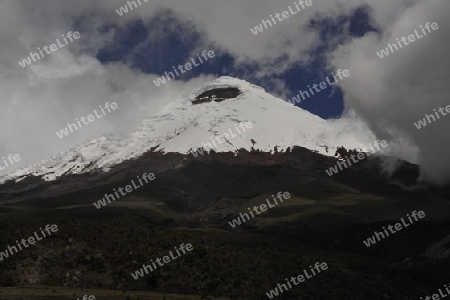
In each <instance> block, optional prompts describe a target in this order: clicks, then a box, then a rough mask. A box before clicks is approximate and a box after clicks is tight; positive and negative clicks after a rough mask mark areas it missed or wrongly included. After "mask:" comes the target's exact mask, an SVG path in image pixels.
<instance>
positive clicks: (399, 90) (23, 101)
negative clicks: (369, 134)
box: [0, 0, 450, 182]
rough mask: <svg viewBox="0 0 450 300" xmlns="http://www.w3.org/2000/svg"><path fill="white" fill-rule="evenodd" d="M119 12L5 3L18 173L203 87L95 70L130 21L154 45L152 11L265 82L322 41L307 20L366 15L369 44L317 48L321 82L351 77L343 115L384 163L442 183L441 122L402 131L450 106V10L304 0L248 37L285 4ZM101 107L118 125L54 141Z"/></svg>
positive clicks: (99, 5) (8, 127) (3, 31)
mask: <svg viewBox="0 0 450 300" xmlns="http://www.w3.org/2000/svg"><path fill="white" fill-rule="evenodd" d="M143 1H144V0H141V2H143ZM123 5H126V1H122V0H99V1H94V2H93V1H90V0H80V1H77V2H76V3H74V2H70V1H59V0H41V1H39V2H37V1H32V0H5V1H3V2H2V4H0V8H1V9H0V25H1V26H0V39H1V41H2V45H3V46H2V50H3V51H2V52H0V68H1V72H0V74H2V75H1V76H2V80H1V81H0V89H1V91H2V110H0V117H1V118H0V136H1V138H2V143H1V145H0V153H6V154H7V153H19V154H20V155H21V156H22V158H23V164H24V165H25V164H28V163H34V162H36V160H38V159H43V158H45V157H47V156H49V155H52V154H55V153H56V152H58V151H61V150H64V149H67V148H69V147H73V146H76V145H78V144H80V143H82V142H84V141H86V140H88V139H90V138H93V137H96V136H98V135H101V134H103V133H107V132H118V133H126V132H128V131H130V130H131V129H132V128H134V127H135V126H137V124H138V120H139V119H140V118H142V117H144V116H145V115H149V114H151V113H152V112H154V111H156V110H157V109H158V108H160V107H161V106H162V105H164V104H166V103H168V102H170V101H172V100H173V99H174V98H176V96H177V95H178V94H180V93H182V92H185V91H187V90H189V89H191V88H192V87H195V86H198V85H200V84H202V83H203V82H205V81H208V80H210V79H212V77H213V76H211V75H209V76H199V77H198V78H196V79H192V80H189V81H172V82H171V83H170V85H168V86H167V87H164V88H155V87H153V86H152V84H151V82H152V81H153V80H154V79H156V78H157V77H158V75H157V74H156V72H155V73H153V72H152V71H151V70H150V71H149V72H148V73H147V74H144V73H142V72H139V71H136V70H135V69H133V68H131V67H130V65H129V64H128V63H127V62H126V61H125V62H120V63H114V64H108V65H103V64H101V63H100V62H99V61H98V60H97V58H96V54H97V53H98V51H99V50H100V49H102V48H103V47H105V46H106V45H109V44H110V43H111V41H112V40H113V39H114V37H115V36H117V34H118V29H120V28H122V27H125V26H127V24H129V23H130V22H133V21H136V20H142V21H143V22H145V23H146V24H149V23H150V21H151V20H158V22H157V23H151V24H152V25H151V26H154V27H155V26H156V27H158V26H160V27H161V28H160V30H159V31H158V30H157V31H156V33H154V34H158V32H160V33H161V34H164V30H163V29H164V27H163V26H170V25H168V24H166V23H164V15H162V14H161V12H162V11H165V10H169V11H171V12H173V14H174V15H175V16H176V17H177V18H178V19H179V20H180V22H184V24H188V25H186V28H184V30H186V31H187V32H196V33H198V34H199V35H200V41H199V49H200V48H203V49H208V48H209V47H214V48H216V49H218V50H220V51H223V52H224V53H227V54H229V55H231V56H232V57H233V58H234V59H235V60H234V61H235V64H236V65H235V66H234V67H237V66H239V65H246V64H249V63H254V64H257V65H258V66H259V68H258V69H257V70H255V71H254V74H252V75H253V76H256V77H260V78H264V77H268V76H275V75H279V74H282V73H284V72H286V71H288V70H290V69H291V68H292V67H293V66H295V65H302V64H305V65H306V64H308V63H309V62H311V61H312V60H313V59H314V49H316V48H317V47H319V46H321V45H323V43H324V42H323V41H322V40H321V36H320V33H319V32H318V31H317V30H315V29H314V28H312V27H311V22H312V21H313V20H317V19H320V18H330V19H336V18H338V17H339V16H342V15H351V14H352V13H353V12H354V11H355V10H356V9H358V8H361V7H366V8H367V9H368V11H369V15H370V23H371V25H372V26H373V27H374V28H376V29H377V33H373V32H369V33H366V34H365V35H363V36H361V37H351V36H350V35H349V34H348V29H347V30H344V32H343V33H342V35H341V36H340V37H339V39H338V42H337V43H338V44H339V45H340V46H339V47H337V48H336V47H335V46H336V44H334V45H333V47H328V48H327V47H326V49H327V50H326V51H327V53H326V54H327V57H328V58H329V60H328V65H327V67H328V70H326V71H327V72H328V71H329V70H333V69H338V68H343V69H349V70H350V71H351V73H352V76H350V77H349V78H347V79H346V80H345V81H342V82H340V87H341V88H342V90H343V92H344V100H345V103H346V106H347V107H348V110H352V111H354V112H355V113H356V114H357V115H358V116H359V117H360V118H362V119H363V120H364V121H365V122H366V123H367V124H368V126H369V127H370V129H371V130H372V131H373V132H374V133H375V134H376V135H377V136H378V137H379V138H383V139H387V140H388V141H389V142H390V145H396V146H395V147H393V151H394V152H395V153H394V154H396V155H399V156H400V157H404V158H408V159H416V160H417V161H419V162H420V164H421V165H422V166H423V170H424V178H428V179H431V180H434V181H438V182H445V181H448V179H449V178H450V160H449V158H447V156H446V155H445V153H446V152H448V150H449V146H450V145H449V143H450V142H448V141H446V139H445V131H444V130H445V128H446V126H448V125H449V122H450V117H448V119H444V118H443V119H442V120H440V121H439V122H435V123H434V124H431V125H429V126H427V127H426V128H424V129H422V130H420V131H419V130H417V129H416V128H415V127H414V125H413V122H417V120H419V119H421V118H423V117H424V114H425V113H431V112H432V110H433V109H434V108H439V107H440V106H445V105H448V104H449V103H446V100H445V97H446V95H447V94H448V89H449V85H448V84H447V83H448V82H449V80H448V79H449V78H448V76H449V75H448V72H446V70H448V64H449V61H448V59H447V57H446V53H447V52H448V51H447V49H448V47H447V43H448V39H446V38H445V37H446V36H447V35H448V30H449V21H447V20H446V18H445V12H448V11H450V10H449V8H450V7H449V5H450V4H449V2H448V1H446V0H430V1H427V2H421V1H417V0H403V1H391V0H380V1H369V0H336V1H325V0H313V5H312V6H311V7H308V9H306V10H304V11H302V12H301V13H299V14H297V15H295V16H291V17H290V18H289V19H287V20H284V21H283V22H279V23H278V24H277V25H275V26H273V27H270V28H269V29H267V30H265V31H264V32H263V33H261V34H258V35H256V36H255V35H253V33H252V32H251V30H250V29H251V28H254V27H255V26H257V25H258V24H260V23H261V20H262V19H267V18H268V16H269V15H271V14H272V15H273V14H275V13H282V12H283V11H285V10H287V7H288V6H292V5H293V1H290V0H280V1H269V0H247V1H240V0H239V1H238V0H232V1H217V0H212V1H211V0H195V1H193V0H187V1H182V2H180V1H176V0H152V1H149V2H145V3H144V2H143V3H142V5H141V6H140V7H139V8H137V9H134V10H133V11H130V12H129V13H127V14H126V15H124V16H122V17H120V16H119V15H118V14H117V13H116V9H119V8H120V7H121V6H123ZM157 17H159V19H156V18H157ZM426 22H437V23H438V24H439V30H438V31H436V32H433V34H431V35H429V36H427V37H426V38H424V39H421V40H420V41H417V42H415V43H414V44H413V45H410V46H408V47H405V49H402V50H401V51H398V52H396V53H394V54H392V55H390V56H389V57H387V58H384V59H380V58H379V57H378V56H377V55H376V51H380V50H381V49H383V48H385V47H386V45H387V43H388V42H393V40H395V38H396V37H400V36H402V35H408V34H410V33H411V32H412V31H413V30H414V29H416V28H418V26H420V25H424V24H425V23H426ZM112 25H114V26H112ZM75 28H76V29H79V30H80V32H81V35H82V38H81V39H80V40H78V41H76V42H73V43H71V44H70V45H68V46H67V47H65V48H63V49H60V50H58V51H57V52H55V53H52V54H51V55H49V56H48V57H45V58H44V59H42V60H41V61H39V62H38V63H35V64H33V66H29V67H26V68H22V67H20V65H19V64H18V63H17V62H18V61H19V60H21V59H23V58H25V57H26V56H28V55H29V52H30V51H36V47H39V46H42V45H49V44H51V43H53V41H54V40H55V39H56V38H58V37H60V36H61V35H62V34H65V33H67V31H69V30H75ZM344 28H345V27H344ZM152 38H154V37H152ZM160 38H164V37H163V36H161V37H160ZM138 47H139V45H137V46H136V48H138ZM197 50H198V49H194V50H193V51H192V53H191V55H193V54H195V53H196V51H197ZM169 67H170V66H169ZM324 71H325V70H324ZM249 72H252V71H249ZM271 84H272V85H273V86H275V89H276V91H277V93H278V94H281V95H284V94H286V91H285V90H284V89H285V84H284V82H283V81H282V80H280V78H278V77H277V78H274V80H273V81H271ZM107 101H115V102H117V103H118V104H119V110H118V111H120V114H117V115H115V116H113V115H111V116H109V117H108V118H105V119H104V120H102V121H100V120H99V121H97V122H95V123H93V124H91V125H89V126H90V128H89V130H79V131H78V132H76V133H74V134H72V135H71V138H70V139H67V140H59V139H57V138H56V134H55V132H56V131H57V130H59V129H61V128H62V127H64V126H65V125H66V124H67V122H70V121H73V120H74V119H75V118H76V117H79V116H82V115H86V114H87V113H89V112H90V111H92V110H93V109H94V108H96V107H98V106H99V105H102V104H104V103H105V102H107ZM447 128H448V127H447Z"/></svg>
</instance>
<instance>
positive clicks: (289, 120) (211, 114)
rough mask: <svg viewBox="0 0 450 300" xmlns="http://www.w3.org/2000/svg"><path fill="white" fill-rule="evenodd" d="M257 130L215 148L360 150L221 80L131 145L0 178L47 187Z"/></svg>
mask: <svg viewBox="0 0 450 300" xmlns="http://www.w3.org/2000/svg"><path fill="white" fill-rule="evenodd" d="M248 122H250V123H251V124H252V127H251V129H247V130H246V131H245V132H239V134H236V135H235V136H233V137H230V138H229V139H226V141H225V142H224V143H220V144H219V143H216V144H215V145H216V147H215V148H214V151H216V152H235V151H237V150H238V149H241V148H243V149H246V150H249V151H251V150H252V149H253V150H259V151H262V152H270V153H273V152H274V151H278V152H282V151H286V150H287V149H288V148H290V147H293V146H300V147H304V148H307V149H310V150H312V151H316V152H318V153H321V154H323V155H327V156H333V155H334V154H335V151H336V149H337V147H339V146H344V147H346V148H359V149H361V148H362V147H363V144H361V143H359V142H357V141H356V140H355V139H354V137H352V136H351V134H347V133H343V132H340V131H339V129H336V128H335V126H334V124H333V123H332V122H331V121H327V120H323V119H321V118H319V117H317V116H315V115H313V114H311V113H309V112H307V111H305V110H303V109H301V108H299V107H295V106H294V105H292V104H291V103H288V102H286V101H284V100H282V99H280V98H276V97H274V96H272V95H270V94H268V93H267V92H265V90H264V89H263V88H261V87H258V86H256V85H253V84H250V83H248V82H246V81H244V80H239V79H236V78H232V77H220V78H218V79H216V80H213V81H211V82H209V83H206V84H204V85H203V86H202V87H200V88H197V89H195V90H193V91H191V92H190V93H188V94H185V95H183V96H181V97H179V98H178V99H177V100H175V101H174V102H172V103H170V104H168V105H166V106H165V107H163V108H162V109H161V110H160V111H159V112H158V113H156V114H154V115H151V116H149V117H147V118H146V119H145V120H144V121H143V122H142V125H141V126H140V128H138V129H137V130H135V131H134V132H132V133H131V134H130V137H129V138H128V139H125V140H123V139H119V138H117V137H115V136H112V135H105V136H102V137H99V138H97V139H93V140H91V141H89V142H87V143H84V144H82V145H80V146H79V147H76V148H73V149H70V150H68V151H65V152H62V153H60V154H58V155H56V156H54V157H52V158H50V159H48V160H44V161H42V162H40V163H39V164H36V165H32V166H30V167H27V168H23V169H20V170H18V171H16V172H14V173H12V174H7V175H2V176H0V183H4V182H5V181H6V180H15V181H16V182H18V181H21V180H23V179H25V178H26V177H28V176H36V177H39V178H42V179H44V180H46V181H51V180H55V179H57V178H58V177H60V176H63V175H69V174H82V173H88V172H91V171H93V170H101V171H104V172H107V171H109V170H110V169H111V168H113V167H114V166H115V165H117V164H119V163H121V162H123V161H125V160H130V159H135V158H137V157H139V156H141V155H143V154H144V153H146V152H148V151H150V150H154V151H160V152H163V153H181V154H189V153H191V152H194V151H195V150H196V149H198V148H201V147H202V145H204V144H206V143H210V144H211V141H212V140H213V139H215V138H216V137H217V136H222V135H223V134H224V133H227V132H229V131H230V130H234V129H235V128H236V126H235V125H239V124H240V123H248Z"/></svg>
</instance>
